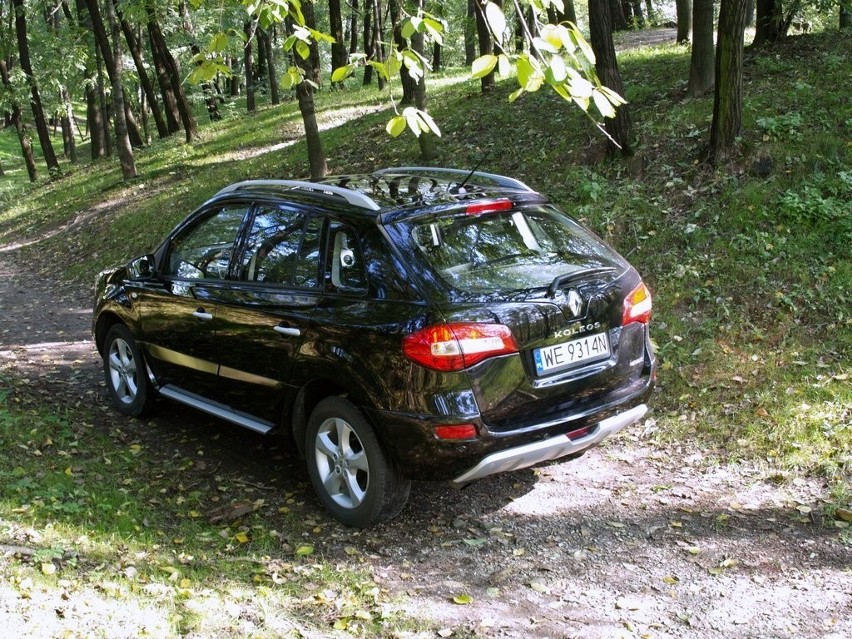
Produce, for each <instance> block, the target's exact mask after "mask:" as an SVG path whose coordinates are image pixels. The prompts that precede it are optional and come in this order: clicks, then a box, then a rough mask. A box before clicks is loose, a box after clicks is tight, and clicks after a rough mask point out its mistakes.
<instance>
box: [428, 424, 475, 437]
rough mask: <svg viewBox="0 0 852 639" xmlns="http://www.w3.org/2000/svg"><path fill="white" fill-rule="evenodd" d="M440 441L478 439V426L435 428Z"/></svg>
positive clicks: (457, 425) (465, 425) (453, 425)
mask: <svg viewBox="0 0 852 639" xmlns="http://www.w3.org/2000/svg"><path fill="white" fill-rule="evenodd" d="M435 437H437V438H438V439H476V426H474V425H473V424H446V425H443V426H435Z"/></svg>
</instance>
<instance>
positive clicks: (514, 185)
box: [373, 166, 533, 192]
mask: <svg viewBox="0 0 852 639" xmlns="http://www.w3.org/2000/svg"><path fill="white" fill-rule="evenodd" d="M393 173H402V174H406V173H408V174H411V175H420V174H422V175H424V176H430V175H431V176H435V175H440V174H445V175H452V176H454V177H461V178H466V177H467V176H471V178H477V177H479V178H485V179H487V180H490V181H491V182H493V183H494V184H495V185H497V186H502V187H504V188H507V189H515V190H517V191H530V192H532V191H533V189H531V188H530V187H529V186H527V185H526V184H524V183H523V182H521V181H520V180H516V179H515V178H510V177H506V176H505V175H497V174H496V173H485V172H484V171H474V172H473V173H471V172H470V171H465V170H464V169H444V168H439V167H433V166H401V167H396V168H390V169H381V170H379V171H376V172H375V173H373V175H387V174H393ZM480 186H483V185H481V184H480Z"/></svg>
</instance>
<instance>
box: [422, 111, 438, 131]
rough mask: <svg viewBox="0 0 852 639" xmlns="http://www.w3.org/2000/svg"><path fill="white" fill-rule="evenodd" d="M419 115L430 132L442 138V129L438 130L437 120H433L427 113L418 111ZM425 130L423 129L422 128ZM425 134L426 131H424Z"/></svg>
mask: <svg viewBox="0 0 852 639" xmlns="http://www.w3.org/2000/svg"><path fill="white" fill-rule="evenodd" d="M417 114H418V115H419V116H420V119H421V120H422V121H423V123H424V124H425V125H426V127H427V128H428V130H429V131H431V132H432V133H433V134H435V135H436V136H438V137H441V129H439V128H438V125H437V124H436V123H435V120H433V119H432V116H431V115H429V114H428V113H426V111H418V112H417ZM420 128H421V129H423V127H422V126H421V127H420ZM423 131H424V132H425V131H426V129H423Z"/></svg>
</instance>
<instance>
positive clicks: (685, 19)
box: [675, 0, 692, 44]
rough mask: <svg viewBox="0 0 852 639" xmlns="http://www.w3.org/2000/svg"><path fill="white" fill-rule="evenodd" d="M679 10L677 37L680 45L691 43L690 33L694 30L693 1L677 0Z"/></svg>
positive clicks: (676, 6)
mask: <svg viewBox="0 0 852 639" xmlns="http://www.w3.org/2000/svg"><path fill="white" fill-rule="evenodd" d="M675 9H676V10H677V35H676V36H675V40H676V41H677V42H678V43H679V44H684V43H686V42H689V31H690V29H692V0H675Z"/></svg>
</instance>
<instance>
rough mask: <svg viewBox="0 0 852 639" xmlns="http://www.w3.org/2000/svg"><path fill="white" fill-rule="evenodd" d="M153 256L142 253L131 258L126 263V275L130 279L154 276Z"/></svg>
mask: <svg viewBox="0 0 852 639" xmlns="http://www.w3.org/2000/svg"><path fill="white" fill-rule="evenodd" d="M154 271H155V269H154V256H153V255H143V256H142V257H137V258H136V259H135V260H131V261H130V263H129V264H128V265H127V276H128V277H129V278H130V279H131V280H144V279H148V278H151V277H154Z"/></svg>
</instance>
